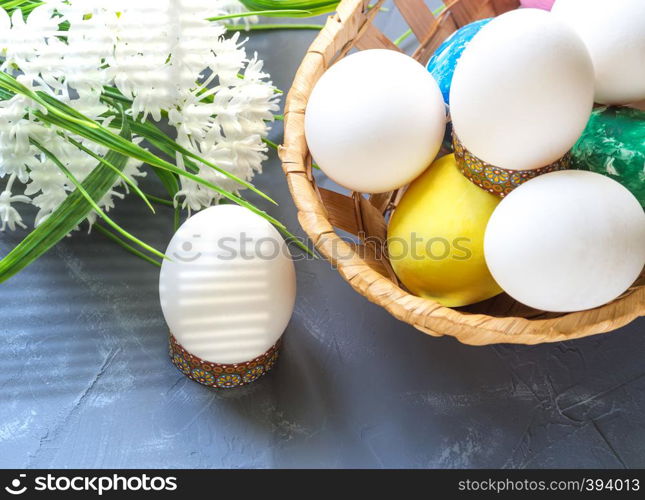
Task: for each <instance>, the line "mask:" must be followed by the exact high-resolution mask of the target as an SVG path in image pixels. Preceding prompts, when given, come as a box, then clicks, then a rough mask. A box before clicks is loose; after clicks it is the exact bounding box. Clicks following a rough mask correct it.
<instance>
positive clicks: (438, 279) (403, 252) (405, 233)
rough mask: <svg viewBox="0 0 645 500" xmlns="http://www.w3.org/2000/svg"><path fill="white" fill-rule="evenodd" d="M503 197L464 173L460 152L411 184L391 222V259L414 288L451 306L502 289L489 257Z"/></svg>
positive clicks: (419, 292)
mask: <svg viewBox="0 0 645 500" xmlns="http://www.w3.org/2000/svg"><path fill="white" fill-rule="evenodd" d="M499 201H500V199H499V198H497V197H496V196H494V195H492V194H490V193H488V192H486V191H484V190H483V189H481V188H479V187H477V186H475V185H474V184H472V183H471V182H470V181H469V180H468V179H466V178H465V177H464V176H463V175H462V174H461V173H460V172H459V170H458V169H457V165H456V163H455V156H454V155H448V156H444V157H442V158H440V159H439V160H437V161H435V162H434V163H433V164H432V165H431V166H430V168H428V170H426V171H425V172H424V173H423V174H422V175H421V176H420V177H418V178H417V179H416V180H415V181H414V182H413V183H412V184H410V187H409V188H408V190H407V191H406V192H405V194H404V195H403V198H402V199H401V201H400V203H399V205H398V207H397V209H396V211H395V212H394V214H393V215H392V219H391V221H390V225H389V227H388V252H389V258H390V262H391V264H392V267H393V268H394V272H395V273H396V275H397V276H398V277H399V279H400V280H401V282H402V283H403V284H404V285H405V286H406V287H407V288H408V290H410V292H412V293H414V294H415V295H419V296H421V297H426V298H429V299H433V300H436V301H437V302H439V303H440V304H442V305H444V306H447V307H459V306H464V305H468V304H473V303H475V302H479V301H481V300H485V299H488V298H490V297H493V296H495V295H497V294H499V293H501V292H502V289H501V288H500V287H499V285H498V284H497V283H496V282H495V280H494V279H493V277H492V276H491V274H490V272H489V270H488V267H487V266H486V260H485V259H484V232H485V230H486V224H487V223H488V219H489V218H490V216H491V214H492V213H493V210H494V209H495V207H496V206H497V204H498V203H499Z"/></svg>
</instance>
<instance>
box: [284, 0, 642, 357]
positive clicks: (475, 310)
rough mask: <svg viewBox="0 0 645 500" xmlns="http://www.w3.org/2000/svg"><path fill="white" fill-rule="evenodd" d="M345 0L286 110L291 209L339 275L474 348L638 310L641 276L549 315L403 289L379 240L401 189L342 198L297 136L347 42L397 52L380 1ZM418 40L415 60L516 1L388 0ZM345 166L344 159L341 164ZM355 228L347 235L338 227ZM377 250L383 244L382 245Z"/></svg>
mask: <svg viewBox="0 0 645 500" xmlns="http://www.w3.org/2000/svg"><path fill="white" fill-rule="evenodd" d="M369 3H370V0H343V1H342V2H341V4H340V5H339V6H338V10H337V13H336V14H335V15H333V16H330V17H329V18H328V20H327V23H326V25H325V27H324V29H323V30H322V31H321V32H320V34H319V35H318V37H317V38H316V39H315V41H314V42H313V43H312V45H311V46H310V47H309V50H308V51H307V54H306V55H305V57H304V59H303V61H302V63H301V65H300V68H299V70H298V72H297V74H296V77H295V79H294V82H293V85H292V87H291V90H290V92H289V95H288V98H287V103H286V107H285V134H284V145H283V146H281V148H280V157H281V159H282V165H283V169H284V172H285V175H286V178H287V182H288V185H289V189H290V191H291V194H292V196H293V199H294V201H295V204H296V207H297V209H298V220H299V222H300V224H301V226H302V227H303V229H304V230H305V232H306V233H307V235H308V236H309V237H310V238H311V240H312V241H313V243H314V244H315V246H316V248H317V250H318V251H319V252H320V253H321V254H322V255H323V256H324V257H325V258H327V259H328V260H329V261H330V262H331V263H332V264H333V265H334V267H335V268H336V269H337V270H338V272H339V273H340V274H341V275H342V276H343V278H344V279H345V280H346V281H347V282H348V283H349V284H350V285H351V286H352V287H353V288H354V289H355V290H356V291H357V292H359V293H360V294H361V295H363V296H365V297H367V298H368V299H369V300H370V301H372V302H374V303H376V304H378V305H380V306H382V307H384V308H385V309H387V311H389V312H390V313H391V314H392V315H393V316H395V317H396V318H398V319H399V320H401V321H405V322H407V323H409V324H411V325H413V326H414V327H415V328H417V329H419V330H421V331H423V332H425V333H427V334H430V335H434V336H442V335H452V336H454V337H456V338H457V339H459V340H460V341H461V342H464V343H466V344H473V345H485V344H493V343H501V342H507V343H518V344H537V343H541V342H555V341H561V340H567V339H574V338H579V337H584V336H587V335H593V334H597V333H604V332H609V331H611V330H614V329H616V328H619V327H621V326H623V325H625V324H627V323H629V322H630V321H632V320H634V319H635V318H637V317H639V316H642V315H645V286H644V284H645V279H644V275H643V274H641V277H640V279H639V280H638V282H637V283H636V284H635V285H634V286H632V287H631V288H630V289H629V290H628V291H627V292H625V293H624V294H623V295H622V296H621V297H619V298H618V299H616V300H615V301H613V302H611V303H609V304H606V305H605V306H602V307H598V308H596V309H592V310H589V311H582V312H575V313H568V314H556V313H547V312H544V311H539V310H535V309H531V308H528V307H526V306H523V305H522V304H519V303H518V302H516V301H514V300H513V299H512V298H510V297H509V296H508V295H506V294H502V295H500V296H498V297H495V298H493V299H490V300H488V301H485V302H482V303H480V304H475V305H473V306H468V307H465V308H459V309H451V308H447V307H444V306H441V305H440V304H438V303H436V302H434V301H432V300H429V299H424V298H421V297H417V296H414V295H412V294H410V293H408V292H407V291H406V290H405V289H404V288H403V287H402V286H401V285H400V284H399V283H398V281H397V279H396V276H395V275H394V273H393V272H392V270H391V268H390V267H389V264H388V262H387V259H386V258H382V256H381V255H380V248H382V247H381V245H379V244H378V242H381V243H384V242H385V239H386V229H387V222H386V221H387V218H388V216H389V214H390V213H391V211H392V210H393V209H394V208H395V207H396V203H397V201H398V199H399V198H400V196H401V194H402V191H401V190H399V191H395V192H391V193H384V194H376V195H370V196H366V195H363V194H361V193H352V194H351V196H345V195H343V194H340V193H337V192H335V191H331V190H327V189H324V188H321V187H319V186H317V185H316V182H315V180H314V176H313V174H312V159H311V156H310V153H309V150H308V148H307V143H306V140H305V133H304V116H305V109H306V106H307V100H308V98H309V95H310V94H311V91H312V89H313V87H314V85H315V84H316V82H317V81H318V79H319V78H320V76H321V75H322V74H323V73H324V71H325V70H326V69H327V68H329V67H330V66H331V65H332V64H333V63H334V62H336V61H338V60H339V59H340V58H342V57H344V56H345V55H347V53H348V52H349V51H350V50H351V49H354V48H355V49H358V50H362V49H369V48H385V49H390V50H400V49H399V48H398V47H397V46H396V45H395V44H394V43H393V42H392V41H390V40H389V39H388V38H387V37H386V36H385V35H384V34H383V33H382V32H381V31H380V30H379V29H378V28H377V27H376V26H374V24H372V20H373V18H374V16H376V15H378V12H379V7H380V6H381V5H382V3H383V0H380V1H378V2H376V3H375V5H374V6H373V7H372V8H368V4H369ZM394 3H395V5H396V7H397V8H398V10H399V11H400V13H401V15H402V16H403V18H404V19H405V20H406V22H407V23H408V25H409V26H410V28H411V30H412V32H413V34H414V36H415V38H416V39H417V41H418V48H417V49H416V50H415V52H414V54H413V57H414V58H415V59H417V60H418V61H420V62H421V63H426V62H427V61H428V59H429V58H430V56H431V55H432V53H433V52H434V50H435V49H436V48H437V47H438V46H439V45H440V44H441V42H442V41H443V40H445V39H446V38H447V37H448V36H449V35H450V34H451V33H452V32H454V31H455V30H456V29H458V28H459V27H461V26H463V25H465V24H468V23H470V22H472V21H475V20H477V19H483V18H486V17H492V16H495V15H499V14H501V13H503V12H506V11H508V10H512V9H515V8H517V7H518V4H519V2H518V1H517V0H456V1H452V2H448V6H447V8H446V10H444V11H443V12H442V13H441V14H440V15H438V16H437V17H436V18H435V17H434V16H433V14H432V12H431V11H430V10H429V9H428V7H427V6H426V5H425V2H424V1H423V0H394ZM348 168H351V165H348ZM337 230H342V231H345V232H348V233H351V234H353V235H356V236H357V237H358V238H357V242H352V241H347V239H343V238H341V237H340V236H339V234H338V233H337V232H336V231H337ZM383 247H384V245H383Z"/></svg>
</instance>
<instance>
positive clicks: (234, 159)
mask: <svg viewBox="0 0 645 500" xmlns="http://www.w3.org/2000/svg"><path fill="white" fill-rule="evenodd" d="M244 11H245V9H244V7H243V5H242V4H241V3H239V2H238V1H237V0H110V2H106V1H105V0H44V2H43V4H42V5H41V6H39V7H37V8H35V9H34V10H33V11H32V12H31V13H30V14H29V15H28V16H27V17H26V18H23V16H22V13H21V12H19V11H16V12H14V14H13V15H12V16H11V17H9V16H8V15H7V14H6V12H5V11H4V10H3V9H1V8H0V71H5V72H8V73H10V74H12V75H14V76H15V77H17V78H18V79H19V81H20V82H21V83H22V84H24V85H26V86H28V87H30V88H32V89H33V90H37V91H42V92H46V93H48V94H50V95H52V96H55V97H56V98H57V99H59V100H61V101H62V102H64V103H66V104H67V105H69V106H71V107H73V108H74V109H76V110H78V111H79V112H81V113H83V114H84V115H86V116H88V117H90V118H92V119H94V120H97V121H99V122H101V123H102V124H103V125H104V126H111V123H112V121H113V119H114V117H115V115H116V116H118V115H119V111H118V110H117V109H115V108H114V107H111V106H110V105H108V103H107V102H106V101H105V99H104V97H103V89H104V88H105V87H106V86H113V87H116V89H117V90H118V91H119V92H121V93H122V94H123V95H124V96H125V97H126V98H128V99H131V101H132V104H131V106H129V109H128V110H127V113H129V114H130V116H131V117H132V118H134V119H136V120H141V121H145V120H152V121H162V120H165V119H166V118H165V117H167V121H168V123H169V124H170V125H171V126H172V127H174V128H175V129H176V132H177V142H178V143H179V144H180V145H181V146H183V147H185V148H186V149H187V150H189V151H191V152H192V153H195V154H197V155H200V156H202V157H203V158H204V159H205V160H207V161H209V162H212V163H214V164H215V165H217V166H218V167H219V168H222V169H225V170H227V171H229V172H231V173H233V174H234V175H236V176H238V177H240V178H242V179H245V180H250V179H251V178H252V177H253V175H255V173H256V172H259V171H260V170H261V164H262V161H263V160H264V159H265V158H266V155H265V152H266V150H267V148H266V146H265V144H264V143H263V142H262V139H263V137H266V135H267V133H268V131H269V125H270V123H271V122H272V121H273V113H274V112H275V111H277V109H278V105H277V100H278V97H277V95H276V93H275V89H274V87H273V85H272V84H271V82H270V81H269V75H267V74H266V73H264V72H263V71H262V61H260V60H259V59H258V58H257V54H255V55H254V56H253V57H252V58H250V59H249V58H248V57H247V55H246V52H245V50H244V42H243V41H242V40H241V39H240V36H239V33H236V34H234V35H233V36H231V37H229V38H225V34H226V28H225V26H224V24H223V22H209V21H207V20H206V19H207V18H210V17H219V16H222V15H227V14H237V13H242V12H244ZM242 19H243V20H244V22H245V23H249V22H255V21H256V19H254V17H243V18H239V19H236V20H235V19H233V20H230V21H231V22H240V20H242ZM63 23H65V24H66V26H67V27H68V29H67V31H65V32H61V31H60V25H61V24H63ZM34 109H38V105H37V104H36V103H34V102H32V101H31V100H29V99H26V98H24V97H21V96H15V97H13V98H11V99H9V100H6V101H0V177H4V176H9V179H10V180H9V182H8V189H6V190H5V192H4V193H3V194H2V198H1V199H0V215H1V216H2V229H4V228H5V226H8V227H9V228H10V229H14V228H15V226H20V227H23V224H22V219H21V217H20V215H19V213H18V212H17V210H16V209H15V208H14V207H13V206H11V204H12V203H13V202H22V203H31V204H33V205H34V206H36V207H37V208H38V209H39V210H38V214H37V215H36V220H35V224H40V223H42V222H43V221H44V220H46V218H47V217H48V216H49V215H50V214H51V213H52V212H53V211H54V210H56V208H57V207H58V206H59V205H60V204H61V203H62V202H63V201H64V200H65V198H66V196H68V195H69V193H70V192H71V191H73V190H74V189H75V187H74V185H73V183H72V182H71V181H70V180H69V179H68V178H67V177H66V176H65V175H64V174H63V173H62V172H61V171H60V169H59V168H57V165H56V164H55V163H54V162H53V161H51V160H50V159H48V158H47V157H46V156H45V155H44V154H43V153H42V152H40V151H39V150H38V148H36V147H35V146H34V145H33V144H32V140H34V139H35V140H37V142H38V143H40V144H43V145H46V147H47V149H48V150H49V151H50V152H51V153H52V154H53V155H55V157H56V158H57V159H58V160H59V161H60V162H61V163H62V164H63V165H65V167H66V168H67V169H69V171H70V172H71V173H72V174H73V175H74V177H76V178H77V179H78V180H79V181H81V182H82V181H83V180H84V179H85V178H86V177H87V176H88V175H89V174H90V173H91V172H92V170H93V169H94V168H96V167H97V163H98V162H97V160H96V159H95V158H93V157H92V156H91V155H89V154H87V153H85V152H83V151H81V150H80V149H79V148H77V147H76V146H74V145H73V144H71V143H70V142H69V141H68V140H66V138H65V137H64V136H61V134H60V131H58V130H56V129H54V128H51V127H48V126H45V125H44V124H43V123H41V122H40V121H39V120H38V119H37V118H36V117H35V115H34V113H33V110H34ZM119 121H120V120H116V122H119ZM72 138H73V139H74V140H75V141H77V142H79V143H80V144H82V145H83V147H85V148H87V149H88V150H90V151H92V152H93V153H95V154H98V155H100V156H104V155H105V154H107V152H108V150H107V148H104V147H102V146H98V145H96V144H94V143H92V142H91V141H88V140H86V139H83V138H82V137H76V136H73V137H72ZM132 140H133V142H135V143H137V144H139V143H140V142H141V140H142V139H141V138H140V137H137V136H134V137H133V138H132ZM176 163H177V165H178V166H179V167H180V168H182V169H185V162H184V158H183V157H182V156H181V155H178V157H177V159H176ZM195 166H196V167H197V169H198V175H199V176H200V177H202V178H203V179H204V180H207V181H208V182H211V183H213V184H215V185H217V186H220V187H222V188H224V189H227V190H229V191H233V192H237V191H238V190H239V189H240V188H241V186H240V184H239V183H237V182H235V181H233V180H231V179H229V178H228V177H226V176H225V175H223V174H222V173H219V172H217V171H216V170H215V169H213V168H211V167H210V166H207V165H203V164H201V163H199V162H196V163H195ZM142 167H143V166H142V163H141V162H139V161H136V160H132V159H130V160H128V162H127V164H126V166H125V168H124V169H123V174H124V175H125V176H127V177H128V179H130V180H131V181H132V182H133V183H136V182H137V179H138V178H139V177H143V176H145V175H146V173H145V171H144V170H143V169H142ZM15 180H17V181H18V182H20V183H23V184H25V191H24V194H23V195H18V196H13V195H12V194H11V192H10V191H11V185H12V184H13V182H14V181H15ZM180 183H181V188H180V191H179V192H178V193H177V195H176V197H175V201H176V203H181V205H182V207H184V208H186V209H188V210H200V209H202V208H205V207H208V206H210V205H212V204H214V203H217V202H218V201H219V199H220V195H219V194H218V193H217V192H215V191H214V190H212V189H209V188H208V187H205V186H203V185H201V184H199V183H197V182H195V181H192V180H189V179H186V178H184V177H181V178H180ZM128 192H129V189H128V185H127V184H126V183H125V181H124V180H123V179H122V178H121V177H119V178H118V179H117V180H116V181H115V183H114V186H113V187H112V189H111V190H109V192H108V193H107V194H106V195H105V196H104V197H103V198H102V199H101V200H99V202H98V204H99V206H101V208H102V209H103V210H105V211H108V210H110V209H111V208H112V207H113V206H114V204H115V201H116V200H117V199H119V198H122V197H123V196H124V193H128ZM95 219H96V214H95V213H92V214H90V216H88V221H89V222H90V224H91V223H92V222H93V221H94V220H95Z"/></svg>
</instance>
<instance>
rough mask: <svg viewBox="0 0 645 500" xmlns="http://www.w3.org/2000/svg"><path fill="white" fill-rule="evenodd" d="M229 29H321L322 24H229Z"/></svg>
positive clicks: (227, 26) (227, 27)
mask: <svg viewBox="0 0 645 500" xmlns="http://www.w3.org/2000/svg"><path fill="white" fill-rule="evenodd" d="M226 29H227V30H228V31H264V30H321V29H323V25H322V24H251V25H249V26H246V25H245V24H227V25H226Z"/></svg>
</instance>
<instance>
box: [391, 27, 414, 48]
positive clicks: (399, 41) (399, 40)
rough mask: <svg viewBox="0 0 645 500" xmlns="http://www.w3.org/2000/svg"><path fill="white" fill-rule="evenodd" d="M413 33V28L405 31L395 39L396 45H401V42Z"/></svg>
mask: <svg viewBox="0 0 645 500" xmlns="http://www.w3.org/2000/svg"><path fill="white" fill-rule="evenodd" d="M411 34H412V28H410V29H408V30H407V31H406V32H405V33H403V34H402V35H401V36H399V37H398V38H397V39H396V40H394V45H399V44H400V43H402V42H403V41H405V40H406V39H407V38H408V37H409V36H410V35H411Z"/></svg>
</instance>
